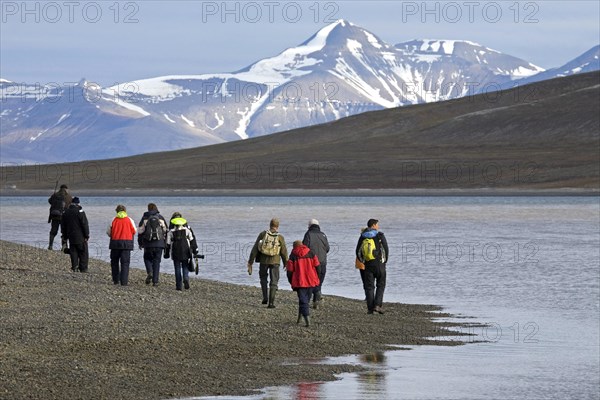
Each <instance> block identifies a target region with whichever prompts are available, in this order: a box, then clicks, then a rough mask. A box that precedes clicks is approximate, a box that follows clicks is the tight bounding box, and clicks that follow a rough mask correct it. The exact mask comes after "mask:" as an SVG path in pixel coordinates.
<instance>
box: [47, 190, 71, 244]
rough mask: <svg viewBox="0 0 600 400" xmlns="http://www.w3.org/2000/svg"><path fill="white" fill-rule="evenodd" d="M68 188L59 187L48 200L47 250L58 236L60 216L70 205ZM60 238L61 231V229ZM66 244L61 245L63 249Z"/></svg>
mask: <svg viewBox="0 0 600 400" xmlns="http://www.w3.org/2000/svg"><path fill="white" fill-rule="evenodd" d="M68 189H69V188H68V187H67V185H65V184H62V185H60V190H59V191H58V192H54V193H53V194H52V196H50V197H49V198H48V203H49V204H50V211H49V214H48V223H49V224H52V225H50V235H49V239H48V250H52V245H53V244H54V238H55V237H56V235H57V234H58V228H59V227H60V226H61V221H62V216H63V214H64V212H65V211H66V210H67V208H69V206H70V205H71V201H72V200H73V198H72V197H71V195H70V194H69V190H68ZM61 236H62V229H61ZM65 246H66V244H65V243H64V242H63V243H62V246H61V247H62V248H64V247H65Z"/></svg>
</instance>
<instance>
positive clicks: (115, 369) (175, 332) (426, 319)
mask: <svg viewBox="0 0 600 400" xmlns="http://www.w3.org/2000/svg"><path fill="white" fill-rule="evenodd" d="M233 267H234V266H232V268H233ZM161 268H162V269H163V270H165V269H169V270H171V269H172V264H171V262H170V261H167V260H163V264H162V267H161ZM239 268H240V273H245V267H244V266H243V265H242V266H239ZM352 272H354V271H352ZM202 273H203V271H202V270H201V272H200V276H202ZM145 277H146V273H145V271H141V270H138V269H132V270H131V271H130V278H129V280H130V284H129V286H126V287H122V286H117V285H113V283H112V280H111V276H110V265H109V264H107V263H106V262H103V261H99V260H90V265H89V272H88V273H78V272H71V270H70V262H69V258H68V256H67V255H65V254H62V253H60V252H58V251H48V250H42V249H36V248H34V247H30V246H26V245H21V244H15V243H10V242H5V241H0V320H1V329H0V360H1V361H0V399H11V400H15V399H61V400H62V399H144V400H148V399H172V398H179V397H191V396H203V395H234V394H236V395H239V394H253V393H256V390H259V389H261V388H264V387H267V386H275V385H291V384H294V383H298V382H309V381H325V380H333V379H335V375H336V374H339V373H342V372H351V371H359V370H361V369H363V368H365V367H363V366H360V365H329V364H328V365H323V364H315V363H309V364H307V363H303V362H302V360H306V359H312V360H314V359H321V358H324V357H331V356H340V355H347V354H370V353H374V352H378V351H382V350H387V349H390V348H391V347H390V345H395V346H397V345H419V344H434V345H458V344H462V342H461V341H460V339H461V337H459V336H453V334H451V333H449V331H447V328H452V327H456V326H458V325H457V324H455V323H449V322H438V321H436V320H435V318H438V317H449V315H448V314H445V313H443V312H441V309H440V308H439V307H437V306H433V305H408V304H396V303H386V304H385V306H384V307H385V310H386V313H385V314H384V315H377V314H376V315H367V313H366V307H365V304H364V302H363V301H359V300H352V299H347V298H342V297H336V296H327V295H326V297H325V300H324V304H323V307H321V308H320V309H318V310H311V313H312V315H311V317H312V323H311V326H310V327H308V328H307V327H305V326H304V325H303V324H302V323H301V324H299V325H298V324H296V317H297V310H298V300H297V297H296V294H295V293H294V292H292V291H291V290H289V285H288V284H287V281H286V280H285V274H282V281H281V282H280V290H279V292H278V298H277V303H276V304H277V308H275V309H267V308H266V306H264V305H262V304H261V294H260V289H258V288H256V287H249V286H241V285H233V284H227V283H221V282H216V281H210V280H204V279H192V280H191V289H190V290H185V291H183V292H179V291H176V290H175V278H174V276H173V275H172V274H163V275H162V276H161V284H160V285H159V286H158V287H153V286H152V285H149V286H148V285H146V284H145V283H144V279H145ZM256 279H257V280H258V276H256ZM357 290H361V289H360V286H358V285H357ZM325 294H326V291H325ZM436 337H437V340H436ZM462 339H464V338H462ZM394 348H396V347H394Z"/></svg>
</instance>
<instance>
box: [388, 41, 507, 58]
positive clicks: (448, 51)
mask: <svg viewBox="0 0 600 400" xmlns="http://www.w3.org/2000/svg"><path fill="white" fill-rule="evenodd" d="M457 45H458V46H459V47H471V48H473V47H477V48H481V49H485V50H488V51H492V52H495V53H498V52H497V51H496V50H492V49H488V48H487V47H484V46H482V45H480V44H479V43H475V42H471V41H468V40H454V39H414V40H411V41H409V42H403V43H398V44H397V45H396V46H395V47H396V48H399V49H402V50H405V51H407V52H409V53H419V54H440V55H452V54H454V52H455V50H456V48H457Z"/></svg>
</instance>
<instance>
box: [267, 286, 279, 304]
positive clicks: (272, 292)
mask: <svg viewBox="0 0 600 400" xmlns="http://www.w3.org/2000/svg"><path fill="white" fill-rule="evenodd" d="M275 294H277V289H271V290H269V305H268V306H267V308H275Z"/></svg>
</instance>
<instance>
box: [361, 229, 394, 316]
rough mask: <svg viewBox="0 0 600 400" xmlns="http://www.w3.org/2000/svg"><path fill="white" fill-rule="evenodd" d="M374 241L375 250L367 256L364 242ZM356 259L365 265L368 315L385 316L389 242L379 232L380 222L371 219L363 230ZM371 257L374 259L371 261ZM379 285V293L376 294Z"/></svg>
mask: <svg viewBox="0 0 600 400" xmlns="http://www.w3.org/2000/svg"><path fill="white" fill-rule="evenodd" d="M367 239H372V240H373V242H374V245H375V248H374V249H373V251H372V254H371V255H370V256H366V254H365V251H364V248H363V242H364V241H365V240H367ZM356 257H357V258H358V259H359V260H360V261H362V262H363V263H364V264H365V273H364V276H365V282H364V288H365V294H366V295H367V313H368V314H373V313H374V312H376V313H379V314H383V308H382V306H383V292H384V291H385V280H386V270H385V265H386V263H387V260H388V257H389V249H388V244H387V240H386V239H385V235H384V234H383V232H380V231H379V221H378V220H376V219H370V220H369V221H368V222H367V228H366V229H365V230H363V232H362V234H361V235H360V238H359V239H358V243H357V245H356ZM371 257H374V258H372V259H370V258H371ZM375 283H377V292H375Z"/></svg>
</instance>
